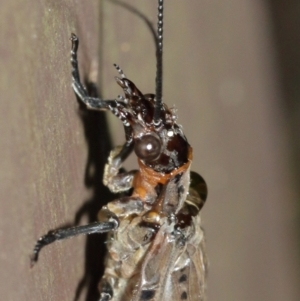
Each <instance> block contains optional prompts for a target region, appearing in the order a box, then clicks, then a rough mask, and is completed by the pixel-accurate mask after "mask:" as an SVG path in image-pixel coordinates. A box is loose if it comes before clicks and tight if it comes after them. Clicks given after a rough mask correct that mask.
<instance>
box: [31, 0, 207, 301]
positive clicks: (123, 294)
mask: <svg viewBox="0 0 300 301" xmlns="http://www.w3.org/2000/svg"><path fill="white" fill-rule="evenodd" d="M71 42H72V50H71V65H72V79H73V82H72V87H73V89H74V92H75V93H76V95H77V96H78V97H79V99H80V100H81V101H82V102H83V103H84V104H85V105H86V106H87V108H89V109H93V110H108V111H110V112H111V113H113V114H114V115H115V116H116V117H117V118H119V119H120V120H121V121H122V123H123V126H124V130H125V138H126V142H125V143H124V145H123V146H122V147H117V148H115V149H114V150H113V151H111V153H110V156H109V158H108V162H107V164H106V166H105V171H104V178H103V183H104V184H105V185H106V186H107V187H108V188H109V189H110V190H111V191H112V192H115V193H118V192H123V191H128V190H130V189H132V193H131V195H130V196H124V197H121V198H120V199H117V200H115V201H112V202H109V203H108V204H107V205H106V206H104V207H103V208H102V209H101V210H100V212H99V215H98V217H99V220H98V221H97V222H94V223H92V224H89V225H84V226H76V227H72V228H67V229H58V230H54V231H50V232H49V233H48V234H46V235H44V236H42V237H41V238H40V239H39V240H38V241H37V243H36V245H35V248H34V251H33V255H32V263H34V262H36V261H37V260H38V255H39V252H40V250H41V248H43V247H44V246H46V245H48V244H50V243H52V242H54V241H57V240H62V239H65V238H69V237H73V236H76V235H79V234H92V233H108V237H107V250H108V252H107V257H106V259H105V271H104V275H103V277H102V280H101V282H100V285H99V287H100V301H108V300H110V301H147V300H149V301H150V300H151V301H161V300H164V301H170V300H174V301H177V300H189V301H202V300H204V299H205V296H204V290H205V285H206V274H207V262H206V256H205V242H204V235H203V230H202V229H201V219H200V214H199V212H200V210H201V208H202V206H203V204H204V202H205V200H206V196H207V186H206V183H205V181H204V179H203V178H202V177H201V176H200V175H198V174H197V173H195V172H192V171H190V165H191V162H192V148H191V146H190V145H189V143H188V141H187V139H186V137H185V136H184V133H183V131H182V127H181V126H180V125H179V124H177V118H176V114H175V112H174V110H172V109H169V108H168V107H167V105H166V104H165V103H163V101H162V50H163V0H158V21H157V34H156V48H157V49H156V56H157V73H156V93H155V94H143V93H142V92H141V91H140V90H139V89H138V88H137V87H136V86H135V84H134V83H133V82H132V81H130V80H129V79H128V78H127V77H126V76H125V74H124V72H123V71H122V69H121V68H120V67H119V66H117V65H115V67H116V69H117V72H118V73H119V77H116V82H117V84H118V85H119V86H120V87H121V88H122V89H123V92H124V96H121V97H119V98H118V99H114V100H102V99H99V98H93V97H90V96H89V95H88V94H87V92H86V90H85V88H84V86H83V85H82V83H81V81H80V77H79V70H78V61H77V50H78V44H79V41H78V38H77V36H76V35H75V34H72V35H71ZM132 151H134V152H135V154H136V156H137V159H138V165H139V170H137V171H129V172H121V171H120V169H121V167H122V163H123V162H124V160H125V159H126V158H127V157H128V155H129V154H130V153H131V152H132Z"/></svg>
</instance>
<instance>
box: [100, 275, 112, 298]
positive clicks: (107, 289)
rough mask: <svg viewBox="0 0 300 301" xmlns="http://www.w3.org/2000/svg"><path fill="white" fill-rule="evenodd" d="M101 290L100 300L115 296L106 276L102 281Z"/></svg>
mask: <svg viewBox="0 0 300 301" xmlns="http://www.w3.org/2000/svg"><path fill="white" fill-rule="evenodd" d="M99 292H100V299H99V301H109V300H111V298H112V296H113V290H112V287H111V285H110V284H109V283H108V281H107V280H106V279H105V278H102V280H101V282H100V286H99Z"/></svg>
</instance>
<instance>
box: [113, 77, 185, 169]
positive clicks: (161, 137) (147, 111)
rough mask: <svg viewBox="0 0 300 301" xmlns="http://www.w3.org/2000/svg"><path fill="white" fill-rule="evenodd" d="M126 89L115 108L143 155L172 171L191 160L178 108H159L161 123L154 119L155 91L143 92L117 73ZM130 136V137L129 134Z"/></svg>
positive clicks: (145, 159)
mask: <svg viewBox="0 0 300 301" xmlns="http://www.w3.org/2000/svg"><path fill="white" fill-rule="evenodd" d="M116 81H117V83H118V84H119V85H120V86H121V88H122V89H123V91H124V97H121V98H120V99H121V101H122V102H120V101H118V102H117V104H116V106H117V107H111V108H110V109H111V111H112V112H113V113H115V112H114V111H116V109H117V111H118V114H116V113H115V115H116V116H117V117H119V118H120V119H121V120H122V121H123V124H124V125H125V127H127V131H128V132H129V133H130V134H129V135H128V132H127V136H130V139H132V140H133V141H132V142H133V144H134V150H135V153H136V155H137V156H138V158H139V159H141V160H142V161H143V162H144V163H145V164H146V165H147V166H149V167H151V168H153V169H154V170H155V171H159V172H165V173H169V172H170V171H172V170H174V169H176V168H179V167H180V166H182V165H183V164H184V163H186V162H187V160H188V146H189V144H188V142H187V140H186V137H185V136H184V134H183V131H182V128H181V126H180V125H178V124H177V123H176V119H177V116H176V114H175V112H174V111H175V110H172V109H169V108H168V107H167V106H166V105H165V104H163V105H162V106H161V109H160V111H159V114H158V116H159V118H158V121H159V122H158V123H156V122H155V120H154V114H155V110H156V109H157V108H156V106H157V103H156V98H155V95H154V94H142V92H141V91H140V90H139V89H138V88H137V87H136V86H135V85H134V83H133V82H132V81H130V80H129V79H127V78H125V76H124V77H123V76H122V78H119V77H116ZM127 138H128V137H127Z"/></svg>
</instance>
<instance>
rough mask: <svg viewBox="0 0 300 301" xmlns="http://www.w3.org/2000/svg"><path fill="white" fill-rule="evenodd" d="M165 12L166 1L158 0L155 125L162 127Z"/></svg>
mask: <svg viewBox="0 0 300 301" xmlns="http://www.w3.org/2000/svg"><path fill="white" fill-rule="evenodd" d="M163 11H164V0H158V8H157V48H156V80H155V81H156V93H155V94H156V104H155V111H154V117H153V120H154V124H155V125H156V126H159V125H160V122H161V121H160V112H161V110H162V81H163Z"/></svg>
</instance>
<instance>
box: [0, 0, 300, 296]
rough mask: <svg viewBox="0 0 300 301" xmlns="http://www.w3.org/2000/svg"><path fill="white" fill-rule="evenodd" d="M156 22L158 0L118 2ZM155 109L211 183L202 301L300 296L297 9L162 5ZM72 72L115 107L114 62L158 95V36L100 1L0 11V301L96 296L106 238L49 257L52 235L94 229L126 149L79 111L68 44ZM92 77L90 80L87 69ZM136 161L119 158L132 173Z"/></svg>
mask: <svg viewBox="0 0 300 301" xmlns="http://www.w3.org/2000/svg"><path fill="white" fill-rule="evenodd" d="M125 2H126V3H128V4H131V5H132V6H133V7H136V8H138V9H139V10H141V11H142V12H143V13H144V14H146V15H147V16H149V18H150V19H151V20H153V21H155V20H156V1H154V0H143V1H140V0H128V1H125ZM165 2H166V3H165V30H164V32H165V38H164V46H165V48H164V93H163V94H164V101H165V102H166V103H167V104H168V105H169V106H172V105H175V106H176V108H178V116H179V123H180V124H182V125H183V128H184V131H185V134H186V136H187V138H188V139H189V142H190V144H191V145H192V146H193V148H194V161H193V165H192V169H193V170H195V171H197V172H198V173H200V174H201V175H202V176H203V177H204V178H205V179H206V181H207V184H208V188H209V195H208V200H207V203H206V205H205V206H204V208H203V213H202V217H203V224H204V228H205V231H206V237H207V252H208V257H209V261H210V269H209V282H208V300H211V301H218V300H220V301H221V300H222V301H224V300H226V301H241V300H243V301H248V300H249V301H252V300H262V301H282V300H289V301H298V300H299V299H300V291H299V284H298V283H299V279H300V278H299V276H300V270H299V267H300V265H299V262H300V246H299V232H300V220H299V216H300V215H299V214H300V211H299V209H300V208H299V205H300V203H299V195H300V185H299V183H298V182H299V181H298V179H299V175H300V163H299V162H300V160H299V159H300V158H299V157H300V155H299V153H300V137H299V135H300V131H299V123H300V122H299V120H300V104H299V100H298V99H299V96H300V42H299V41H300V24H299V23H300V21H299V20H300V2H299V1H283V0H280V1H279V0H274V1H267V0H228V1H221V0H210V1H207V0H186V1H182V0H166V1H165ZM71 32H75V33H76V34H77V35H78V36H79V38H80V50H79V60H80V70H81V73H82V77H83V79H84V80H85V81H86V82H88V81H90V80H91V79H92V80H95V78H97V77H98V81H99V93H101V94H102V95H103V97H104V98H112V97H116V96H117V95H118V94H119V93H121V90H120V89H119V87H118V86H117V85H116V83H115V81H114V76H116V75H117V74H116V71H115V69H114V68H113V66H112V64H113V63H118V64H119V65H120V66H121V67H122V69H123V70H124V72H125V74H126V75H127V76H128V78H130V79H131V80H132V81H134V82H135V83H136V85H137V86H138V87H139V89H140V90H141V91H143V92H144V93H148V92H153V91H154V78H155V57H154V45H153V40H152V37H151V35H150V33H149V30H148V29H147V27H146V25H145V24H144V23H143V21H141V19H140V18H138V17H137V16H136V15H134V14H132V13H130V12H129V11H128V10H125V9H124V8H122V7H120V6H118V5H115V4H113V3H112V2H110V1H96V0H89V1H84V2H83V1H76V0H64V1H51V0H43V1H36V0H32V1H26V2H24V3H20V1H17V0H11V1H9V2H3V3H2V4H1V10H0V70H1V73H0V92H1V98H2V99H1V101H0V104H1V108H0V114H1V116H0V131H1V132H0V156H1V169H0V193H1V201H0V206H1V207H0V267H1V272H0V295H1V298H2V299H3V300H4V299H5V300H7V301H14V300H54V301H56V300H88V301H93V300H96V299H95V298H96V297H97V292H96V283H97V279H96V278H97V277H99V275H98V274H99V273H98V272H97V271H98V270H99V269H100V268H101V262H102V259H103V252H104V248H105V247H104V245H103V244H102V243H103V239H104V238H103V237H102V238H101V237H100V239H99V237H98V238H97V237H96V238H92V237H91V238H90V237H89V240H88V241H87V242H86V238H85V237H78V238H76V239H72V240H68V241H66V242H62V243H57V244H54V245H52V246H49V247H48V248H46V249H45V250H43V251H42V252H41V256H40V260H39V263H38V264H37V266H35V267H34V268H33V269H30V268H29V255H30V252H31V250H32V248H33V245H34V243H35V240H36V239H37V238H38V237H39V236H40V235H42V234H44V233H45V232H47V231H48V230H49V229H53V228H57V227H59V226H63V225H66V224H73V223H74V222H78V223H81V224H84V223H87V222H88V221H89V220H93V219H95V215H96V212H97V211H98V209H99V208H100V207H101V206H102V204H105V203H106V202H107V201H109V200H111V199H112V198H113V196H111V195H109V194H108V192H107V190H106V189H105V188H104V187H102V186H101V177H102V169H103V164H104V162H105V158H106V156H107V154H108V152H109V150H110V149H111V147H112V145H115V144H119V143H122V141H123V140H124V133H123V128H122V126H121V124H120V122H119V120H116V119H115V118H110V116H107V117H108V126H106V124H107V123H106V118H107V117H106V115H104V114H96V113H88V112H86V110H84V108H82V107H80V106H79V104H78V102H77V101H76V98H75V96H74V94H73V92H72V90H71V87H70V83H71V78H70V63H69V51H70V42H69V40H68V39H69V36H70V33H71ZM97 70H98V73H97ZM134 161H135V159H134V158H130V160H128V162H127V163H126V168H127V169H132V168H133V167H134V166H135V164H136V163H135V162H134Z"/></svg>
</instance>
